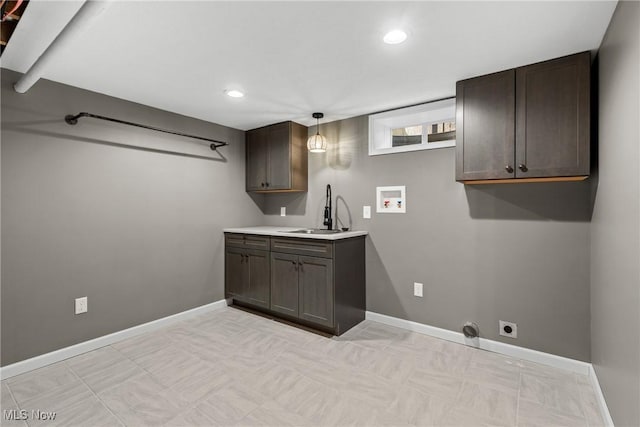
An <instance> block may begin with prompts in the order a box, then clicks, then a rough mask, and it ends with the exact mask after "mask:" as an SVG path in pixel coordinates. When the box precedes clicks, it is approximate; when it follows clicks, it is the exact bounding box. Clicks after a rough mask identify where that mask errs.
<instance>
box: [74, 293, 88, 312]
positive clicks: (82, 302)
mask: <svg viewBox="0 0 640 427" xmlns="http://www.w3.org/2000/svg"><path fill="white" fill-rule="evenodd" d="M86 312H87V297H82V298H76V314H82V313H86Z"/></svg>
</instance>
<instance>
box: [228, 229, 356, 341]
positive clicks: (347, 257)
mask: <svg viewBox="0 0 640 427" xmlns="http://www.w3.org/2000/svg"><path fill="white" fill-rule="evenodd" d="M239 236H242V235H238V234H230V233H227V234H226V239H225V241H226V251H225V255H226V259H225V265H226V271H225V292H226V297H227V298H232V299H233V300H234V302H235V303H239V304H240V305H246V306H248V307H250V308H254V309H258V310H260V311H264V312H267V313H269V314H272V315H275V316H278V317H282V318H284V319H286V320H290V321H294V322H297V323H301V324H303V325H305V326H309V327H312V328H315V329H319V330H322V331H324V332H330V333H333V334H335V335H341V334H342V333H344V332H345V331H347V330H349V329H350V328H352V327H353V326H355V325H357V324H358V323H360V322H361V321H362V320H364V313H365V264H364V263H365V253H364V240H365V237H364V236H361V237H354V238H348V239H341V240H334V241H326V240H314V239H304V238H281V237H265V236H259V237H258V236H251V235H246V237H245V239H241V238H240V237H239ZM247 238H248V239H249V240H252V239H256V238H258V239H269V240H270V242H269V247H270V251H269V252H267V251H262V250H249V249H246V248H244V247H241V246H243V245H245V243H244V242H246V241H247ZM240 242H242V243H240ZM250 252H267V254H269V266H268V268H265V267H264V265H263V264H264V261H263V258H262V255H260V261H259V262H256V265H257V266H256V268H255V269H252V268H251V264H250V263H251V261H250V260H251V259H252V258H251V255H250ZM239 253H244V254H245V259H248V260H249V261H248V265H249V267H245V268H244V269H243V268H240V267H238V265H239V260H238V256H239ZM247 256H248V258H247ZM245 264H247V261H245ZM246 271H249V273H250V274H251V273H253V274H257V272H258V271H260V272H262V273H264V272H267V271H268V272H269V273H268V274H267V275H266V276H265V277H266V281H267V282H268V290H269V292H268V295H266V296H265V293H264V288H265V286H264V281H260V280H257V281H256V282H255V283H254V286H253V287H252V286H251V285H252V283H251V280H250V279H246V278H244V277H243V275H244V274H246ZM254 278H255V276H254ZM242 284H244V287H243V286H242ZM265 301H268V304H266V305H265V303H264V302H265Z"/></svg>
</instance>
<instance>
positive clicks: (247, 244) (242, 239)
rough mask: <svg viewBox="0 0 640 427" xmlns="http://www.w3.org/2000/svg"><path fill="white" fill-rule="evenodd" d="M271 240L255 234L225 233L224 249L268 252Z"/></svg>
mask: <svg viewBox="0 0 640 427" xmlns="http://www.w3.org/2000/svg"><path fill="white" fill-rule="evenodd" d="M270 241H271V238H270V237H269V236H259V235H256V234H239V233H225V235H224V244H225V247H230V246H232V247H235V248H247V249H262V250H265V251H268V250H269V246H270Z"/></svg>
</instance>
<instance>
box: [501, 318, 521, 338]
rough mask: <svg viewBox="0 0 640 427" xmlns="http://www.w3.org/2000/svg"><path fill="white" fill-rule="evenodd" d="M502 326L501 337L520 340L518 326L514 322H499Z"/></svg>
mask: <svg viewBox="0 0 640 427" xmlns="http://www.w3.org/2000/svg"><path fill="white" fill-rule="evenodd" d="M498 323H499V326H500V331H499V332H500V335H502V336H503V337H509V338H518V324H517V323H513V322H507V321H504V320H500V321H498Z"/></svg>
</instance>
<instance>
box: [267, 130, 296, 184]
mask: <svg viewBox="0 0 640 427" xmlns="http://www.w3.org/2000/svg"><path fill="white" fill-rule="evenodd" d="M290 135H291V122H284V123H278V124H277V125H273V126H269V128H268V140H269V144H268V146H269V157H268V162H267V168H268V172H267V176H268V177H269V181H268V182H267V189H268V190H286V189H289V188H291V166H290V165H291V143H290Z"/></svg>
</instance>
